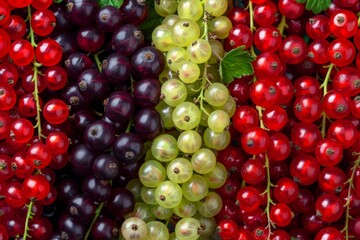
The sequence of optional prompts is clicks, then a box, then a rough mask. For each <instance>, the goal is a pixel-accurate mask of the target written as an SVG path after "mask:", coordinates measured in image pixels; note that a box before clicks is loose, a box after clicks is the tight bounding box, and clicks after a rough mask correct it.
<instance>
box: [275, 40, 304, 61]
mask: <svg viewBox="0 0 360 240" xmlns="http://www.w3.org/2000/svg"><path fill="white" fill-rule="evenodd" d="M306 53H307V47H306V42H305V41H304V39H302V38H301V37H299V36H297V35H291V36H288V37H286V38H285V39H284V40H283V41H282V43H281V45H280V48H279V55H280V57H281V59H282V60H283V61H285V62H286V63H289V64H296V63H299V62H301V61H302V60H304V58H305V56H306Z"/></svg>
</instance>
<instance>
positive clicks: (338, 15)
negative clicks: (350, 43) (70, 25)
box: [329, 9, 358, 38]
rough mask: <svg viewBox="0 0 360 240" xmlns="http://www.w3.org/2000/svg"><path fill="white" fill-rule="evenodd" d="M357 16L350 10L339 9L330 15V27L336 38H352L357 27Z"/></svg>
mask: <svg viewBox="0 0 360 240" xmlns="http://www.w3.org/2000/svg"><path fill="white" fill-rule="evenodd" d="M357 25H358V23H357V17H356V15H355V14H354V13H353V12H351V11H350V10H346V9H341V10H337V11H335V12H334V13H332V14H331V15H330V18H329V27H330V31H331V33H332V34H333V35H334V36H335V37H336V38H350V37H352V36H354V34H355V33H356V31H357V29H358V27H357Z"/></svg>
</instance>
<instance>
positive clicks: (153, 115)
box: [134, 108, 162, 140]
mask: <svg viewBox="0 0 360 240" xmlns="http://www.w3.org/2000/svg"><path fill="white" fill-rule="evenodd" d="M134 126H135V132H136V133H137V134H138V135H139V136H140V137H141V138H142V139H143V140H149V139H152V138H155V137H156V136H158V135H159V134H160V133H161V130H162V126H161V117H160V114H159V113H158V112H157V111H156V110H154V109H153V108H144V109H141V110H140V111H138V112H137V113H136V114H135V117H134Z"/></svg>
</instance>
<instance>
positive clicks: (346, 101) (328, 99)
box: [322, 90, 351, 119]
mask: <svg viewBox="0 0 360 240" xmlns="http://www.w3.org/2000/svg"><path fill="white" fill-rule="evenodd" d="M350 101H351V100H350V97H349V96H348V95H347V94H345V93H343V92H340V91H338V90H331V91H329V92H328V93H327V94H326V95H325V96H324V98H323V100H322V105H323V109H324V112H325V113H326V115H327V116H329V117H330V118H334V119H343V118H345V117H347V116H348V115H349V114H350Z"/></svg>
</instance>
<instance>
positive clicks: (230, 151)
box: [217, 145, 245, 177]
mask: <svg viewBox="0 0 360 240" xmlns="http://www.w3.org/2000/svg"><path fill="white" fill-rule="evenodd" d="M217 161H219V162H220V163H222V164H223V165H224V166H225V168H226V169H227V170H228V172H229V173H230V175H232V174H234V176H236V177H238V174H239V173H240V169H241V166H242V165H243V164H244V161H245V158H244V154H243V153H242V151H241V150H240V149H239V148H238V147H235V146H232V145H229V146H227V147H226V148H225V149H224V150H221V151H219V152H218V155H217Z"/></svg>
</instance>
